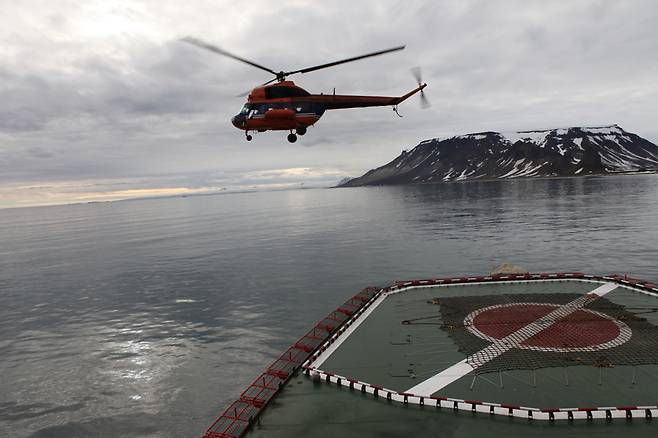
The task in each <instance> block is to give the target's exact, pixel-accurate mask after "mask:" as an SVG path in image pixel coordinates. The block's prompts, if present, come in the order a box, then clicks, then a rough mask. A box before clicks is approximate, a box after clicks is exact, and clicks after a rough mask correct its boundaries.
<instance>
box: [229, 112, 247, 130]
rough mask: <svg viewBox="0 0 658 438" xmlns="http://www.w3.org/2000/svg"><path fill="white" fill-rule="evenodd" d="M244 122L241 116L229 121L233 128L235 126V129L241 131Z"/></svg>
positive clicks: (238, 115)
mask: <svg viewBox="0 0 658 438" xmlns="http://www.w3.org/2000/svg"><path fill="white" fill-rule="evenodd" d="M244 120H245V119H244V116H243V115H242V114H237V115H235V116H233V118H232V119H231V123H233V126H235V127H236V128H238V129H242V127H243V126H244Z"/></svg>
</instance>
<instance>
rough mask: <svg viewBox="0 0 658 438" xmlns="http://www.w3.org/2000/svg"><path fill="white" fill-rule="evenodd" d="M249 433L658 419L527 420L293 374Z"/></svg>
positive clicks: (578, 430)
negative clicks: (405, 401) (389, 397)
mask: <svg viewBox="0 0 658 438" xmlns="http://www.w3.org/2000/svg"><path fill="white" fill-rule="evenodd" d="M246 436H247V437H249V438H283V437H285V438H290V437H315V438H351V437H360V438H368V437H417V436H425V437H442V438H449V437H460V438H470V437H491V436H496V437H533V438H541V437H557V436H559V437H565V436H573V437H576V436H577V437H624V436H626V437H629V438H631V437H632V438H644V437H647V438H648V437H656V436H658V420H654V421H653V422H648V421H645V420H644V419H641V418H640V419H634V420H632V421H630V422H627V421H625V420H623V419H621V420H619V419H618V420H613V421H612V422H610V423H606V422H605V421H602V420H595V421H593V422H589V423H588V422H586V421H575V422H573V423H568V422H566V421H558V422H555V423H550V422H548V421H538V420H534V421H530V420H526V419H520V418H513V419H511V418H507V417H502V416H498V415H491V416H489V415H486V414H471V413H469V412H463V411H461V412H453V411H452V410H451V409H446V408H442V409H437V408H435V407H431V406H425V407H419V406H416V405H407V406H405V405H400V404H398V403H393V402H387V401H386V400H384V399H382V398H379V399H378V400H375V399H374V398H373V397H372V395H364V394H361V393H360V392H359V391H355V390H352V391H350V390H349V389H348V388H345V387H341V388H339V387H337V386H336V385H327V384H326V383H313V382H312V381H311V380H310V379H309V378H307V377H306V376H304V375H301V374H300V375H299V376H297V377H295V378H293V379H292V380H291V381H290V382H289V383H288V385H286V386H285V387H284V389H283V390H282V391H281V393H280V394H279V395H278V396H277V397H276V398H275V399H274V401H273V403H272V404H270V405H269V406H268V408H267V409H265V412H264V413H263V414H262V416H261V417H260V420H259V421H258V423H257V424H255V425H254V426H252V428H251V430H250V431H249V432H248V433H247V435H246Z"/></svg>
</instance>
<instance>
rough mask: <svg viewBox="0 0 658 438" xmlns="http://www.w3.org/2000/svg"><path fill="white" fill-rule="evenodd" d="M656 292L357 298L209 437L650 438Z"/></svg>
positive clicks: (528, 289) (556, 281)
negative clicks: (252, 404)
mask: <svg viewBox="0 0 658 438" xmlns="http://www.w3.org/2000/svg"><path fill="white" fill-rule="evenodd" d="M657 292H658V289H657V288H656V287H655V286H653V285H651V284H648V283H646V282H639V281H634V280H628V279H626V278H624V277H618V276H614V277H596V276H585V275H582V274H577V273H576V274H550V275H549V274H543V275H540V274H536V275H535V276H532V275H523V276H495V277H469V278H460V279H434V280H420V281H413V282H399V283H396V284H395V285H392V286H390V287H387V288H383V289H379V290H376V291H375V290H370V292H369V293H367V294H365V295H364V294H363V292H362V295H361V298H360V300H357V301H358V302H359V303H360V305H359V306H358V307H354V308H353V309H348V308H347V307H346V306H345V305H344V306H341V307H340V308H339V309H337V312H334V315H335V314H340V315H343V316H345V318H344V320H343V321H341V322H340V323H339V324H335V327H334V326H330V327H327V326H326V321H325V324H324V325H322V324H321V326H323V327H324V329H325V330H326V333H327V336H325V337H324V339H323V340H322V341H321V342H320V341H318V342H317V343H316V345H314V346H313V347H312V348H310V347H308V346H302V347H304V348H303V349H304V351H305V353H307V357H306V359H305V360H304V361H303V362H301V363H300V365H299V366H295V365H293V366H292V372H291V373H290V375H287V376H285V379H282V380H285V381H284V382H283V383H282V384H281V385H280V388H277V390H276V391H274V393H273V394H272V396H271V398H268V399H267V400H264V401H263V403H261V406H260V408H262V409H259V410H258V411H255V412H254V413H253V414H252V415H249V416H248V417H246V418H245V417H243V420H244V421H242V422H241V421H240V413H239V412H238V411H237V410H234V411H233V417H234V421H233V423H230V422H228V421H224V422H220V423H218V424H219V425H220V426H221V427H217V424H216V425H213V427H214V428H213V427H211V429H209V431H208V433H207V434H206V436H208V437H230V436H255V437H278V436H317V437H324V436H335V435H337V434H340V435H341V436H343V437H345V436H360V437H363V436H387V435H390V436H398V435H402V434H409V433H411V434H413V435H420V434H428V435H430V436H433V435H436V433H437V431H441V436H478V435H492V434H493V435H498V434H500V435H501V436H502V435H503V434H504V435H506V436H517V435H518V436H527V435H528V434H530V433H533V434H538V436H541V435H542V434H547V435H548V434H550V435H551V436H555V434H556V433H567V434H569V433H573V434H576V433H578V434H579V435H590V434H591V435H594V434H595V435H597V436H606V435H609V436H619V435H621V434H622V433H628V432H631V433H633V436H649V434H651V436H653V435H655V430H656V429H655V427H656V424H655V420H653V421H652V419H653V417H655V416H656V415H658V406H657V405H658V348H656V347H658V336H657V335H658V293H657ZM354 302H355V301H354V299H352V300H351V301H349V302H348V303H354ZM346 304H347V303H346ZM330 316H331V315H330ZM330 320H331V318H330ZM316 330H317V326H316V328H314V330H313V333H316ZM302 339H304V338H302ZM295 345H297V346H298V349H299V348H302V347H300V342H298V343H296V344H295ZM282 377H283V376H282ZM245 401H246V400H242V398H241V402H242V403H244V402H245ZM227 412H228V414H227V413H226V412H225V414H224V415H225V416H226V415H228V419H231V415H232V414H231V412H229V410H227ZM225 420H226V417H225ZM230 425H233V426H244V427H242V428H238V427H233V428H231V427H229V426H230ZM220 428H224V430H220ZM629 428H630V429H629ZM558 431H561V432H558Z"/></svg>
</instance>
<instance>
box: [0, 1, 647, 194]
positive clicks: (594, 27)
mask: <svg viewBox="0 0 658 438" xmlns="http://www.w3.org/2000/svg"><path fill="white" fill-rule="evenodd" d="M0 6H1V7H2V11H3V13H2V15H1V16H0V207H11V206H20V205H35V204H49V203H62V202H79V201H88V200H95V199H99V200H101V199H119V198H127V197H135V196H150V195H167V194H179V193H195V192H209V191H216V190H235V189H245V188H252V187H258V188H261V187H286V186H289V185H299V184H301V183H305V184H306V185H330V184H333V183H335V182H337V181H338V180H339V179H341V178H342V177H344V176H357V175H359V174H361V173H363V172H364V171H366V170H368V169H370V168H372V167H376V166H378V165H381V164H383V163H385V162H387V161H389V160H390V159H392V158H393V157H394V156H396V155H397V154H398V153H399V152H400V150H401V149H408V148H411V147H413V146H414V145H416V144H417V143H418V142H419V141H421V140H423V139H427V138H433V137H445V136H450V135H454V134H460V133H468V132H477V131H483V130H515V129H519V130H524V129H537V128H552V127H563V126H579V125H585V126H587V125H603V124H611V123H618V124H620V125H621V126H622V127H623V128H625V129H626V130H629V131H632V132H635V133H637V134H639V135H641V136H643V137H645V138H647V139H649V140H651V141H653V142H655V143H658V123H656V122H657V121H658V118H657V116H658V111H657V110H656V101H657V100H658V81H657V80H656V78H658V56H656V53H658V32H657V31H656V29H658V3H656V2H655V1H654V0H646V1H643V0H637V1H618V0H611V1H606V0H570V1H560V0H554V1H546V0H543V1H529V0H523V1H502V0H500V1H492V0H480V1H475V0H473V1H465V0H455V1H427V2H415V1H399V2H393V1H383V0H374V1H353V0H352V1H322V2H320V1H279V2H271V1H257V0H250V1H248V2H239V3H237V2H235V1H217V0H212V1H195V0H193V1H189V2H180V1H163V0H157V1H155V0H154V1H128V0H124V1H119V0H113V1H109V0H107V1H100V0H87V1H85V2H80V1H73V0H58V1H36V0H23V1H20V2H16V1H10V0H0ZM186 35H192V36H196V37H198V38H202V39H204V40H207V41H209V42H212V43H214V44H217V45H219V46H221V47H223V48H225V49H227V50H229V51H232V52H235V53H237V54H240V55H242V56H244V57H246V58H249V59H253V60H255V61H256V62H259V63H261V64H263V65H266V66H269V67H271V68H272V69H274V70H279V69H297V68H301V67H306V66H310V65H315V64H319V63H324V62H328V61H332V60H335V59H340V58H343V57H349V56H354V55H359V54H361V53H364V52H368V51H373V50H379V49H384V48H388V47H392V46H395V45H398V44H407V49H406V50H404V51H403V52H397V53H394V54H389V55H385V56H381V57H378V58H373V59H370V60H365V61H359V62H355V63H351V64H347V65H343V66H339V67H336V68H333V69H328V70H323V71H319V72H315V73H312V74H307V75H297V76H294V77H292V78H291V79H293V80H295V82H296V83H297V84H298V85H301V86H302V87H304V88H306V89H308V90H309V91H311V92H329V93H330V92H331V91H332V90H333V88H334V87H335V88H336V92H337V93H341V94H350V93H353V94H374V95H400V94H402V93H404V92H407V91H408V90H410V89H411V88H413V87H414V86H415V82H414V79H413V77H412V76H411V74H410V72H409V69H410V68H411V67H414V66H417V65H419V66H421V67H422V68H423V72H424V80H425V81H426V82H427V83H428V88H427V90H426V91H427V95H428V97H429V98H430V100H431V101H432V104H433V106H432V107H431V108H430V109H428V110H421V109H420V107H419V105H418V101H417V99H412V100H410V101H408V102H405V103H404V104H403V105H401V107H400V112H401V113H402V114H403V115H404V117H403V118H398V117H397V116H396V115H395V114H394V113H393V112H392V111H391V109H390V108H372V109H352V110H339V111H331V112H327V113H326V114H325V115H324V117H323V118H322V120H321V121H320V122H319V123H318V124H317V125H316V126H315V127H313V128H311V129H309V132H308V134H307V135H306V136H305V137H303V138H300V141H298V142H297V143H296V144H293V145H291V144H289V143H288V142H287V141H286V139H285V133H282V132H268V133H264V134H259V135H256V136H255V138H254V141H252V142H250V143H247V142H246V141H245V140H244V134H243V133H242V132H241V131H238V130H236V129H235V128H233V127H232V126H231V124H230V122H229V120H230V117H231V116H232V115H234V114H235V113H236V112H238V111H239V109H240V107H241V105H242V104H243V101H244V98H237V97H235V96H236V95H237V94H239V93H242V92H244V91H247V90H248V89H250V88H251V87H252V86H254V85H256V84H258V83H262V82H264V81H266V80H269V79H270V77H268V75H267V73H265V72H262V71H260V70H257V69H254V68H251V67H249V66H247V65H243V64H241V63H238V62H235V61H233V60H230V59H224V58H222V57H220V56H216V55H213V54H212V53H209V52H206V51H203V50H200V49H197V48H195V47H192V46H189V45H185V44H182V43H180V42H179V41H177V39H178V38H179V37H182V36H186Z"/></svg>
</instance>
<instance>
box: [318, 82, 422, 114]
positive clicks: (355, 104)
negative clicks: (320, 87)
mask: <svg viewBox="0 0 658 438" xmlns="http://www.w3.org/2000/svg"><path fill="white" fill-rule="evenodd" d="M425 87H427V84H420V85H419V86H418V87H416V88H414V89H413V90H411V91H410V92H408V93H407V94H405V95H403V96H397V97H396V96H352V95H339V94H333V95H332V94H328V95H327V94H315V95H312V96H311V99H312V100H314V101H316V102H318V103H322V104H323V105H324V107H325V109H328V110H331V109H343V108H365V107H371V106H394V105H397V104H399V103H401V102H403V101H405V100H407V99H408V98H410V97H411V96H413V95H414V94H416V93H418V92H420V91H422V90H423V88H425Z"/></svg>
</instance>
